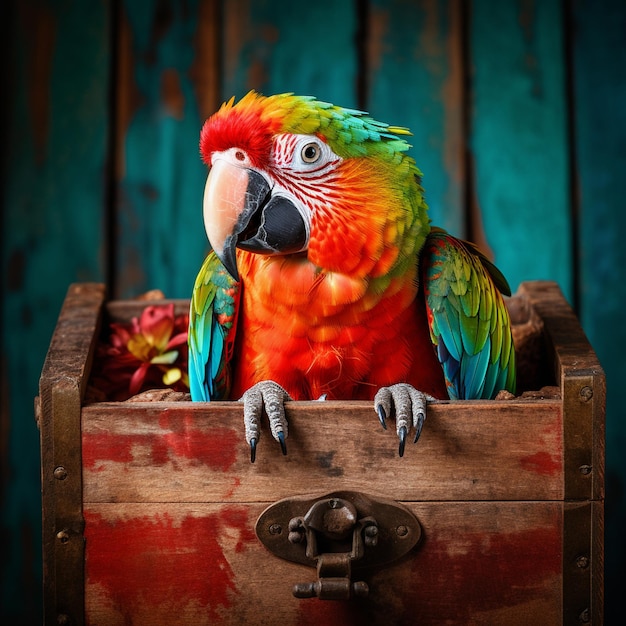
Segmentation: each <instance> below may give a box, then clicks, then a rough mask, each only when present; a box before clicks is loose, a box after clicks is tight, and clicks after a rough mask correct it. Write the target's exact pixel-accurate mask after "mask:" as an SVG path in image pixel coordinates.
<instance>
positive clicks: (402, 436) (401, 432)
mask: <svg viewBox="0 0 626 626" xmlns="http://www.w3.org/2000/svg"><path fill="white" fill-rule="evenodd" d="M398 438H399V439H400V444H399V445H398V455H399V456H400V457H403V456H404V444H405V443H406V426H401V427H400V430H399V431H398Z"/></svg>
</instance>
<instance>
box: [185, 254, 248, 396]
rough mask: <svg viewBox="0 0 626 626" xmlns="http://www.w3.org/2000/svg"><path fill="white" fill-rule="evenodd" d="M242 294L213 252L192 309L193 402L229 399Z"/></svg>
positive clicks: (196, 288)
mask: <svg viewBox="0 0 626 626" xmlns="http://www.w3.org/2000/svg"><path fill="white" fill-rule="evenodd" d="M239 294H240V285H239V283H238V282H237V281H236V280H235V279H234V278H233V277H232V276H231V275H230V274H229V273H228V271H227V270H226V268H225V267H224V266H223V265H222V262H221V261H220V260H219V259H218V257H217V255H216V254H215V253H214V252H210V253H209V255H208V256H207V258H206V259H205V261H204V263H203V265H202V268H201V269H200V272H199V273H198V276H197V278H196V282H195V285H194V289H193V293H192V296H191V303H190V307H189V339H188V341H189V389H190V391H191V399H192V400H200V401H205V402H208V401H210V400H219V399H225V398H227V397H228V393H229V391H230V361H231V359H232V354H233V348H234V341H235V333H236V330H237V312H238V305H239Z"/></svg>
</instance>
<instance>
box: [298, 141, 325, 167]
mask: <svg viewBox="0 0 626 626" xmlns="http://www.w3.org/2000/svg"><path fill="white" fill-rule="evenodd" d="M321 156H322V150H321V148H320V147H319V145H318V144H316V143H307V144H306V146H304V147H303V148H302V151H301V152H300V157H301V158H302V161H303V162H304V163H315V162H316V161H318V160H319V158H320V157H321Z"/></svg>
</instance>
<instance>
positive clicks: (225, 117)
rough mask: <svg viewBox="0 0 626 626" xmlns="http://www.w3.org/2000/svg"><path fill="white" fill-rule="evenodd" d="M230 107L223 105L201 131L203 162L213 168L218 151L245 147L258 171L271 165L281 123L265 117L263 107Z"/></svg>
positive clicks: (243, 148)
mask: <svg viewBox="0 0 626 626" xmlns="http://www.w3.org/2000/svg"><path fill="white" fill-rule="evenodd" d="M229 104H230V103H229ZM229 104H225V105H224V106H222V108H221V109H220V110H219V111H218V112H217V113H215V114H213V115H212V116H211V117H210V118H209V119H208V120H207V121H206V122H205V123H204V126H203V127H202V131H201V132H200V153H201V155H202V160H203V161H204V162H205V163H206V164H207V165H211V156H212V155H213V153H214V152H223V151H224V150H228V149H229V148H241V149H242V150H244V151H245V152H246V154H247V155H248V157H249V159H250V161H251V162H252V165H254V166H255V167H258V168H263V167H265V166H267V164H268V162H269V156H270V151H271V149H272V138H273V136H274V135H275V134H276V133H277V132H280V123H279V122H278V120H276V119H275V118H274V119H271V118H270V119H268V118H264V116H263V115H262V113H263V110H262V109H261V108H260V107H259V106H247V107H245V108H243V109H241V108H237V109H233V108H232V107H231V106H229Z"/></svg>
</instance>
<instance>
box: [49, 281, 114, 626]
mask: <svg viewBox="0 0 626 626" xmlns="http://www.w3.org/2000/svg"><path fill="white" fill-rule="evenodd" d="M104 297H105V293H104V286H103V285H101V284H88V283H82V284H77V285H72V286H71V287H70V288H69V290H68V293H67V296H66V298H65V302H64V305H63V308H62V310H61V313H60V315H59V321H58V323H57V326H56V329H55V332H54V334H53V336H52V339H51V341H50V348H49V350H48V354H47V356H46V361H45V363H44V366H43V369H42V372H41V379H40V390H39V393H40V396H39V398H38V404H39V406H38V415H39V417H40V424H39V426H40V432H41V485H42V511H43V524H42V526H43V529H42V530H43V533H42V540H43V541H42V542H43V552H44V559H43V566H44V571H45V573H46V575H45V577H44V621H45V622H46V623H55V622H57V621H58V620H60V619H63V618H62V616H66V617H67V618H69V619H71V621H72V622H73V623H76V624H80V623H82V614H83V593H84V586H83V584H82V582H83V580H82V577H81V576H77V573H78V572H81V571H82V568H83V560H84V542H83V516H82V506H83V499H82V496H83V492H82V456H81V447H80V420H81V417H80V414H81V404H82V398H83V396H84V393H85V390H86V387H87V378H88V376H89V370H90V367H91V360H92V358H93V352H94V350H95V344H96V340H97V337H98V332H99V325H100V319H101V314H102V306H103V303H104Z"/></svg>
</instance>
